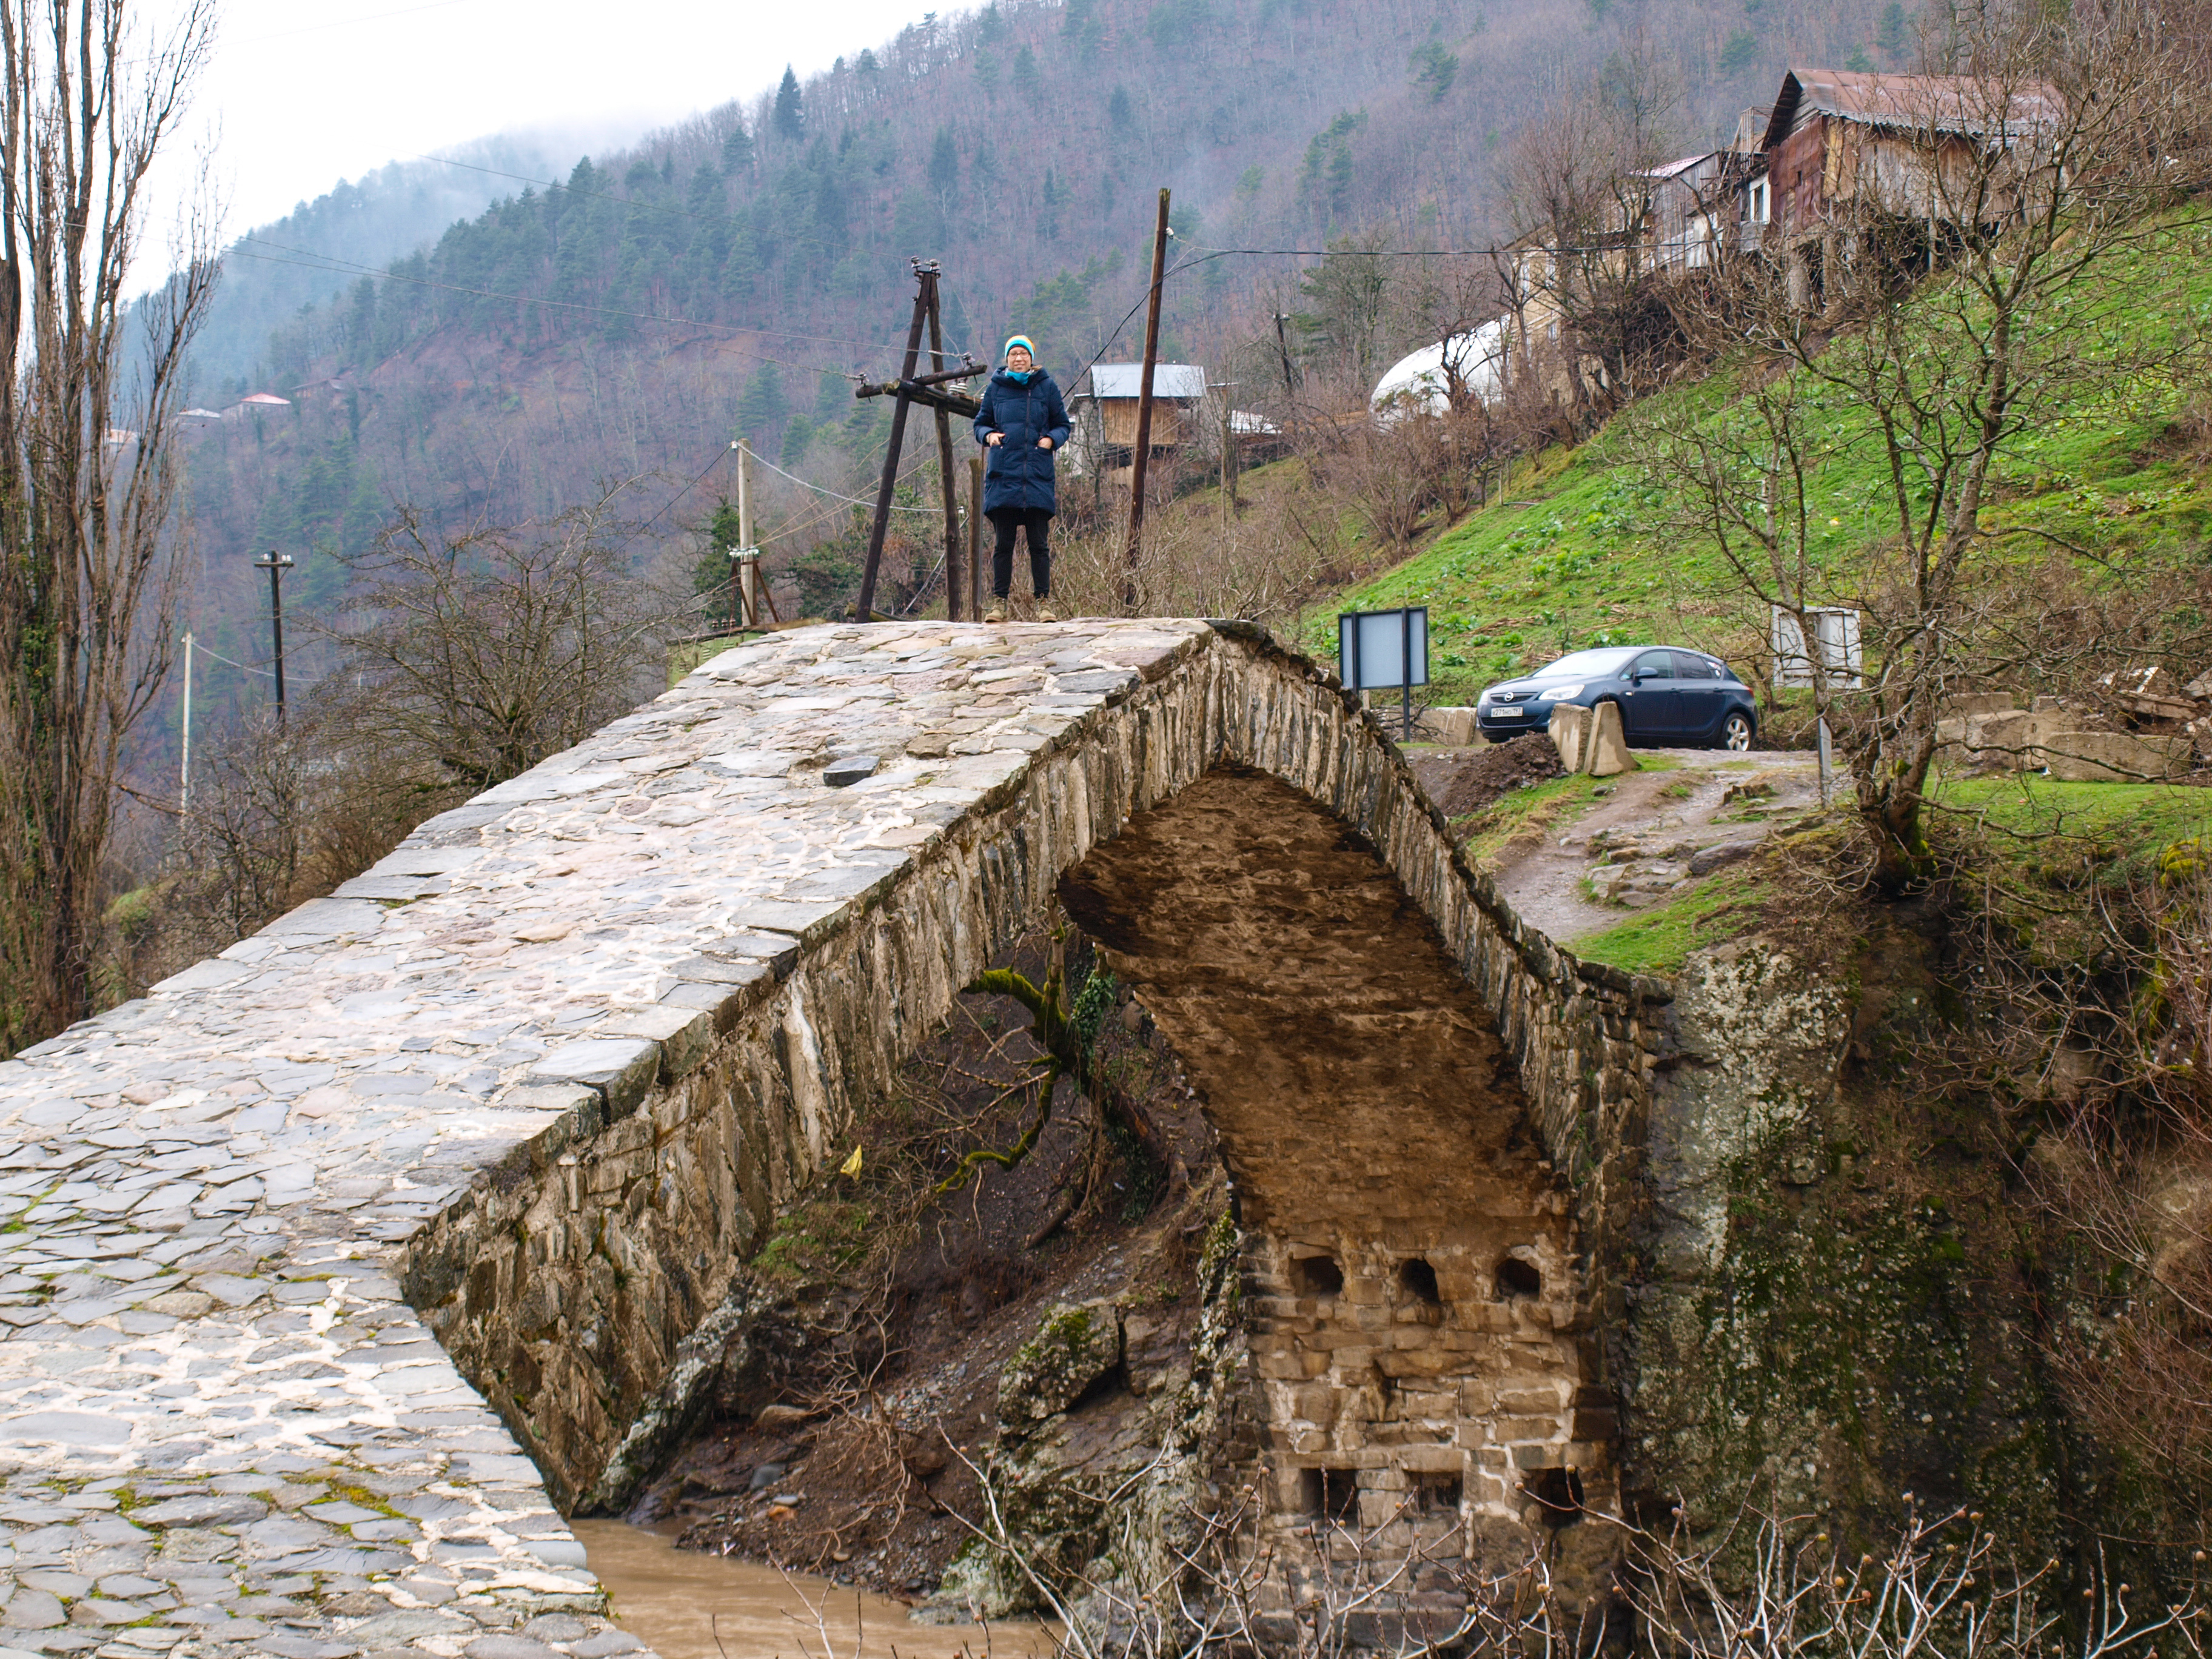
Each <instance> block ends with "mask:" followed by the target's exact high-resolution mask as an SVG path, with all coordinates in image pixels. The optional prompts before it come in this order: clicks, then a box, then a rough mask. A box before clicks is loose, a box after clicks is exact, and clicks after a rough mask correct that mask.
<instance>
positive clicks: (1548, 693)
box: [1536, 684, 1583, 702]
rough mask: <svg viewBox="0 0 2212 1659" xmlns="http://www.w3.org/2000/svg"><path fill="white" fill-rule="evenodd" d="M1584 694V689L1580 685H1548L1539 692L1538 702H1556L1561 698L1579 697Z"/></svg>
mask: <svg viewBox="0 0 2212 1659" xmlns="http://www.w3.org/2000/svg"><path fill="white" fill-rule="evenodd" d="M1582 694H1583V689H1582V687H1581V686H1580V685H1579V684H1576V685H1547V686H1546V687H1545V688H1544V689H1543V690H1541V691H1539V692H1538V693H1537V694H1536V701H1537V702H1558V701H1559V699H1560V698H1561V697H1579V696H1582Z"/></svg>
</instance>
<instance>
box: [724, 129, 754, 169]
mask: <svg viewBox="0 0 2212 1659" xmlns="http://www.w3.org/2000/svg"><path fill="white" fill-rule="evenodd" d="M722 170H723V171H724V172H725V173H728V174H729V175H730V176H731V177H732V178H733V179H734V178H741V177H743V176H744V174H746V173H750V172H751V171H752V170H753V136H752V134H750V132H747V131H745V124H744V122H743V121H738V122H736V123H735V124H733V125H732V126H731V128H730V132H729V137H726V138H725V139H723V140H722Z"/></svg>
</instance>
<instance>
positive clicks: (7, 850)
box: [0, 0, 216, 1050]
mask: <svg viewBox="0 0 2212 1659" xmlns="http://www.w3.org/2000/svg"><path fill="white" fill-rule="evenodd" d="M213 21H214V9H213V6H212V4H211V3H210V0H186V4H185V7H184V9H183V10H182V11H181V13H180V14H179V15H176V16H175V18H174V20H173V21H172V23H171V24H170V25H169V27H168V30H167V33H165V34H157V33H155V31H154V30H153V29H151V28H150V27H147V26H144V25H143V24H141V23H140V22H139V21H138V20H137V12H136V9H135V8H134V7H132V6H131V4H129V3H128V0H7V3H5V4H4V5H0V47H4V52H5V60H6V61H5V82H4V84H0V916H4V918H5V921H4V922H3V923H0V1050H6V1049H12V1048H16V1047H18V1046H20V1045H21V1044H22V1043H24V1042H28V1041H32V1040H33V1039H35V1038H38V1037H40V1036H45V1035H46V1034H48V1033H51V1032H52V1031H55V1030H59V1029H60V1028H61V1027H62V1026H64V1025H65V1024H68V1023H69V1022H70V1021H71V1020H73V1019H76V1018H79V1017H81V1016H82V1015H83V1014H84V1013H86V1012H88V1008H89V1005H90V1001H91V996H92V982H93V968H94V957H95V956H96V954H97V951H98V945H99V941H100V909H101V897H102V895H101V892H100V866H101V862H102V854H103V853H104V851H105V849H106V846H107V844H108V841H109V838H110V836H111V835H112V831H113V827H114V822H115V800H116V792H117V787H118V781H119V779H120V775H121V773H122V770H123V768H124V763H125V756H124V750H125V744H126V742H127V740H128V738H130V735H131V731H132V729H133V728H134V727H135V726H137V723H138V721H139V720H140V719H141V718H142V717H143V715H144V714H145V712H146V710H147V708H148V707H149V705H150V704H151V703H152V702H153V700H154V698H155V696H156V694H157V693H158V692H159V690H160V689H161V683H162V680H163V678H164V677H165V675H166V674H167V670H168V665H169V649H170V645H169V641H170V634H171V631H172V630H171V628H170V622H171V618H172V616H173V606H174V600H175V596H176V587H177V579H178V573H179V568H180V567H179V563H178V562H177V561H176V560H175V559H174V558H173V551H174V541H175V537H176V534H177V526H176V522H175V520H176V507H177V489H178V485H179V471H178V467H177V462H176V458H175V454H174V452H173V443H172V440H173V428H174V426H175V422H176V417H177V415H178V413H179V408H180V404H181V392H182V375H183V372H184V368H185V352H186V350H187V349H188V348H189V347H190V345H191V340H192V337H193V335H194V333H195V332H196V331H197V329H198V327H199V325H200V323H201V320H202V319H203V317H204V315H205V313H206V309H207V304H208V300H209V297H210V294H211V293H212V291H213V289H214V284H215V277H216V267H215V265H214V263H213V261H212V258H211V252H212V250H211V246H210V242H211V231H210V227H209V226H208V225H207V224H205V223H204V222H201V221H199V220H197V218H196V219H195V220H194V221H193V222H191V225H190V226H189V227H188V228H186V230H185V233H184V234H183V238H182V243H181V246H179V249H178V251H177V252H178V256H179V257H178V261H177V264H178V269H177V272H176V274H175V276H173V277H172V278H171V280H170V281H169V282H168V283H167V284H166V285H164V286H163V287H161V289H157V290H156V291H155V293H153V294H152V295H149V296H148V297H146V298H144V299H143V300H140V301H137V302H135V303H133V302H131V301H130V300H129V299H128V298H127V293H128V289H127V284H128V283H130V281H131V278H132V276H134V274H135V273H136V270H137V254H138V252H139V245H140V238H141V236H142V234H143V227H144V222H145V217H146V208H147V204H146V200H145V190H146V181H147V177H148V174H149V171H150V170H151V168H152V167H153V165H154V161H155V155H157V153H158V152H160V151H161V149H163V148H164V147H165V146H166V145H167V143H168V142H169V141H170V139H171V138H172V137H173V135H174V132H175V129H176V127H177V125H178V123H179V120H180V119H181V118H182V117H183V113H184V110H185V102H186V99H187V96H188V94H189V93H190V90H191V85H192V82H193V81H194V80H195V78H196V77H197V75H198V73H199V70H200V69H201V67H202V65H203V64H204V61H205V59H206V57H207V53H208V51H209V47H210V40H211V30H212V26H213Z"/></svg>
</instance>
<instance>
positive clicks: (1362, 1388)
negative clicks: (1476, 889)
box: [1060, 768, 1613, 1549]
mask: <svg viewBox="0 0 2212 1659" xmlns="http://www.w3.org/2000/svg"><path fill="white" fill-rule="evenodd" d="M1060 897H1061V901H1062V902H1063V903H1064V904H1065V906H1066V908H1067V910H1068V913H1069V914H1070V915H1071V916H1072V917H1073V919H1074V920H1075V921H1077V923H1078V924H1079V926H1081V927H1083V929H1084V930H1085V932H1086V933H1089V934H1090V935H1091V937H1092V939H1095V940H1096V941H1097V943H1098V944H1099V945H1100V946H1101V948H1102V949H1103V951H1105V952H1106V955H1107V959H1108V961H1109V964H1110V965H1111V966H1112V967H1113V969H1115V972H1116V973H1117V974H1119V975H1121V976H1122V977H1123V978H1125V979H1126V980H1127V981H1129V983H1130V984H1131V985H1132V986H1133V987H1134V988H1135V990H1136V992H1137V994H1138V995H1139V997H1140V998H1141V999H1142V1000H1143V1001H1144V1003H1145V1006H1146V1008H1147V1010H1149V1011H1150V1012H1151V1013H1152V1017H1153V1018H1155V1019H1156V1020H1157V1021H1158V1023H1159V1024H1160V1026H1161V1028H1162V1030H1164V1031H1165V1032H1166V1033H1167V1035H1168V1036H1169V1037H1170V1040H1171V1041H1172V1042H1174V1043H1175V1045H1176V1050H1177V1052H1178V1054H1180V1055H1181V1057H1182V1060H1183V1063H1184V1066H1185V1068H1186V1071H1187V1073H1188V1075H1189V1076H1191V1077H1192V1078H1193V1079H1194V1081H1195V1082H1196V1083H1197V1085H1198V1086H1199V1089H1200V1094H1201V1097H1202V1099H1203V1102H1204V1104H1205V1106H1206V1111H1207V1115H1208V1116H1209V1117H1210V1118H1211V1120H1212V1122H1213V1124H1214V1126H1215V1128H1216V1129H1217V1131H1218V1133H1219V1135H1220V1138H1221V1141H1222V1146H1223V1150H1224V1153H1225V1158H1226V1159H1227V1161H1228V1164H1229V1167H1230V1172H1231V1176H1232V1178H1233V1180H1234V1182H1235V1186H1236V1191H1237V1197H1238V1202H1239V1205H1240V1214H1241V1219H1242V1221H1243V1225H1244V1227H1245V1228H1246V1230H1247V1233H1248V1237H1249V1239H1250V1241H1251V1242H1250V1244H1249V1249H1248V1255H1247V1259H1246V1261H1245V1272H1246V1275H1247V1283H1248V1286H1249V1291H1250V1295H1249V1299H1248V1302H1247V1307H1248V1309H1249V1331H1250V1336H1251V1340H1252V1344H1253V1351H1254V1357H1255V1369H1256V1370H1257V1372H1258V1375H1259V1378H1260V1383H1261V1389H1262V1392H1263V1394H1264V1395H1265V1410H1264V1418H1265V1421H1266V1424H1267V1432H1268V1437H1269V1440H1270V1444H1271V1450H1272V1453H1273V1457H1272V1464H1273V1468H1272V1474H1273V1483H1274V1484H1273V1505H1272V1508H1273V1514H1274V1516H1275V1517H1276V1522H1277V1524H1278V1525H1279V1526H1281V1527H1282V1528H1284V1529H1285V1530H1286V1531H1287V1530H1289V1529H1291V1528H1296V1527H1297V1526H1300V1525H1303V1524H1304V1522H1305V1520H1306V1519H1308V1518H1309V1517H1310V1516H1312V1515H1313V1514H1314V1513H1316V1510H1327V1511H1328V1512H1330V1513H1333V1514H1334V1515H1337V1516H1340V1517H1341V1518H1350V1516H1351V1515H1352V1512H1353V1510H1355V1509H1356V1510H1357V1514H1358V1518H1359V1519H1360V1520H1361V1521H1362V1522H1364V1523H1365V1524H1367V1525H1369V1526H1372V1527H1381V1528H1386V1529H1388V1530H1389V1531H1392V1532H1396V1533H1399V1534H1402V1539H1403V1541H1407V1542H1411V1541H1413V1539H1414V1538H1415V1537H1416V1536H1417V1535H1418V1534H1420V1533H1421V1532H1423V1531H1424V1530H1426V1531H1429V1532H1431V1533H1434V1534H1439V1535H1440V1534H1445V1533H1448V1532H1449V1531H1450V1530H1451V1528H1453V1527H1454V1526H1455V1525H1456V1524H1457V1523H1459V1522H1461V1521H1462V1519H1465V1520H1467V1521H1469V1522H1474V1523H1475V1526H1474V1533H1475V1534H1476V1536H1477V1538H1478V1539H1480V1537H1481V1536H1483V1535H1485V1534H1487V1535H1488V1536H1490V1537H1491V1538H1492V1541H1495V1542H1496V1543H1498V1544H1499V1545H1501V1546H1502V1547H1506V1548H1510V1549H1519V1548H1522V1547H1525V1546H1526V1541H1527V1536H1528V1534H1527V1533H1526V1531H1525V1530H1524V1528H1527V1527H1528V1526H1529V1525H1531V1524H1542V1523H1547V1522H1549V1523H1553V1524H1557V1523H1560V1522H1565V1521H1568V1520H1569V1519H1571V1513H1572V1512H1573V1510H1575V1508H1576V1507H1577V1505H1587V1506H1590V1507H1604V1508H1610V1507H1611V1506H1612V1503H1611V1500H1612V1496H1613V1494H1612V1492H1611V1490H1610V1484H1609V1475H1608V1473H1607V1472H1608V1470H1609V1468H1610V1457H1609V1449H1608V1447H1607V1444H1606V1439H1607V1435H1606V1434H1605V1433H1604V1432H1603V1431H1605V1430H1607V1429H1608V1428H1609V1421H1608V1420H1607V1419H1605V1418H1604V1417H1603V1416H1602V1415H1601V1413H1600V1412H1599V1411H1598V1410H1597V1409H1596V1403H1597V1402H1596V1401H1595V1396H1594V1395H1592V1393H1591V1392H1590V1390H1589V1386H1588V1383H1589V1378H1590V1377H1591V1376H1592V1374H1593V1370H1594V1368H1593V1366H1592V1364H1590V1363H1589V1359H1590V1355H1589V1345H1588V1344H1587V1342H1586V1340H1585V1334H1584V1329H1583V1327H1584V1322H1585V1321H1584V1311H1583V1310H1584V1308H1585V1299H1584V1297H1583V1295H1582V1293H1581V1286H1580V1282H1579V1275H1578V1273H1577V1268H1576V1264H1575V1241H1574V1237H1573V1218H1572V1214H1571V1207H1570V1205H1569V1202H1568V1199H1567V1195H1566V1194H1565V1189H1564V1187H1563V1184H1562V1183H1561V1182H1559V1181H1558V1180H1557V1179H1556V1177H1555V1176H1554V1174H1553V1170H1551V1168H1550V1166H1549V1165H1548V1164H1547V1162H1546V1161H1545V1159H1544V1158H1543V1156H1542V1152H1541V1147H1540V1146H1538V1144H1537V1141H1536V1139H1535V1136H1534V1130H1533V1123H1532V1120H1531V1115H1530V1112H1529V1109H1528V1101H1527V1099H1526V1098H1525V1097H1524V1096H1523V1094H1522V1089H1521V1085H1520V1083H1519V1080H1518V1077H1517V1075H1516V1067H1515V1065H1514V1062H1513V1060H1512V1058H1511V1056H1510V1054H1509V1053H1508V1052H1507V1050H1506V1048H1505V1046H1504V1043H1503V1042H1501V1040H1500V1038H1499V1036H1498V1031H1497V1028H1496V1022H1495V1021H1494V1019H1493V1018H1492V1016H1491V1014H1490V1012H1489V1010H1488V1009H1487V1008H1486V1006H1484V1005H1483V1002H1482V1000H1481V998H1480V995H1479V994H1477V992H1476V991H1475V990H1474V987H1472V986H1470V985H1469V984H1468V981H1467V980H1466V978H1465V976H1464V975H1463V974H1462V971H1461V969H1460V968H1459V965H1458V963H1456V962H1455V960H1454V959H1453V957H1451V955H1450V953H1449V951H1447V950H1446V948H1445V946H1444V943H1443V939H1442V938H1441V937H1440V936H1439V935H1438V933H1437V929H1436V927H1435V925H1434V924H1433V923H1432V922H1431V920H1430V919H1429V917H1428V916H1427V915H1425V914H1424V912H1423V911H1422V910H1421V908H1419V906H1418V905H1417V904H1415V903H1414V902H1413V900H1412V899H1411V898H1410V897H1408V896H1407V894H1406V892H1405V890H1404V889H1403V887H1402V886H1401V884H1400V883H1399V881H1398V879H1397V878H1396V877H1395V875H1394V874H1393V873H1392V872H1391V871H1390V869H1389V866H1387V865H1386V864H1385V863H1384V862H1383V860H1382V858H1381V857H1380V856H1379V855H1378V854H1377V853H1376V849H1375V848H1374V847H1373V846H1372V845H1371V844H1370V843H1369V842H1367V841H1366V840H1365V839H1364V837H1362V836H1360V835H1358V833H1357V832H1356V831H1354V830H1352V829H1350V828H1348V827H1347V826H1346V824H1345V823H1343V822H1342V821H1341V820H1340V819H1339V818H1337V817H1335V816H1334V814H1333V813H1331V812H1329V811H1328V810H1326V809H1325V808H1323V807H1322V806H1321V805H1317V804H1316V802H1314V801H1313V800H1312V799H1310V798H1309V797H1308V796H1306V795H1305V794H1304V793H1301V792H1299V791H1298V790H1297V789H1295V788H1293V787H1291V786H1290V785H1288V784H1286V783H1285V782H1283V781H1280V780H1279V779H1277V778H1275V777H1273V776H1271V775H1267V774H1265V773H1262V772H1259V771H1255V770H1249V769H1232V768H1221V769H1215V770H1213V771H1211V772H1208V773H1207V774H1206V775H1204V776H1202V777H1200V779H1199V780H1197V781H1195V782H1194V783H1192V784H1191V785H1190V786H1188V787H1186V788H1185V789H1183V790H1182V792H1181V793H1178V794H1176V795H1175V796H1174V797H1172V798H1171V799H1169V800H1167V801H1166V802H1164V804H1162V805H1159V806H1157V807H1155V808H1153V809H1152V810H1151V811H1146V812H1144V813H1142V814H1139V816H1138V817H1135V818H1133V819H1132V820H1131V822H1130V823H1128V824H1127V826H1125V827H1124V828H1123V829H1122V830H1121V833H1120V834H1119V835H1117V836H1115V838H1114V839H1113V840H1112V841H1110V842H1107V843H1106V844H1105V845H1103V847H1100V848H1097V849H1096V850H1095V851H1093V852H1092V853H1091V854H1090V855H1089V856H1088V857H1087V858H1086V859H1085V860H1083V861H1082V862H1081V864H1079V866H1076V867H1075V868H1074V869H1073V870H1072V871H1070V872H1068V873H1067V874H1066V875H1065V876H1064V877H1063V878H1061V881H1060ZM1570 1498H1571V1501H1568V1500H1569V1499H1570Z"/></svg>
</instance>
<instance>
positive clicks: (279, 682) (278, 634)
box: [253, 547, 292, 726]
mask: <svg viewBox="0 0 2212 1659" xmlns="http://www.w3.org/2000/svg"><path fill="white" fill-rule="evenodd" d="M253 568H255V569H256V570H265V571H267V572H268V573H269V642H270V645H271V646H272V647H275V651H276V722H277V724H278V725H280V726H281V725H283V722H284V586H283V584H284V573H285V572H286V571H288V570H289V569H290V568H292V556H291V555H290V554H289V553H279V552H278V551H277V550H276V549H275V548H273V547H272V548H270V550H269V556H268V557H267V558H265V559H256V560H255V561H254V562H253Z"/></svg>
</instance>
